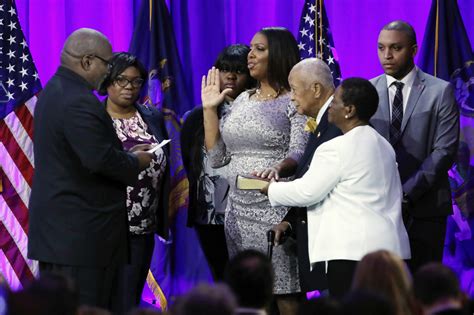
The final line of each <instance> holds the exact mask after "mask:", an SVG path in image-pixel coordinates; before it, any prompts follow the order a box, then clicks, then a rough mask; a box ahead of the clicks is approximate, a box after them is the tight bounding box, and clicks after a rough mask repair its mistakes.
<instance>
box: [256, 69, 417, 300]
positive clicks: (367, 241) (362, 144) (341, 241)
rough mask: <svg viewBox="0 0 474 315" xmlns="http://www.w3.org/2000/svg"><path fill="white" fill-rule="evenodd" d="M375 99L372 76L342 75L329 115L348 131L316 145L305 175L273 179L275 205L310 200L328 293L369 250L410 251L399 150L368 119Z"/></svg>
mask: <svg viewBox="0 0 474 315" xmlns="http://www.w3.org/2000/svg"><path fill="white" fill-rule="evenodd" d="M377 104H378V95H377V91H376V90H375V88H374V87H373V86H372V84H370V82H369V81H367V80H365V79H360V78H350V79H346V80H345V81H344V82H342V85H341V86H340V87H339V88H338V89H337V90H336V93H335V97H334V99H333V101H332V103H331V105H330V108H329V110H328V119H329V122H331V123H333V124H334V125H336V126H337V127H338V128H339V129H341V131H342V132H343V135H342V136H339V137H337V138H335V139H333V140H330V141H328V142H326V143H324V144H322V145H321V146H320V147H319V148H318V149H317V150H316V152H315V155H314V157H313V160H312V162H311V165H310V168H309V170H308V171H307V172H306V174H305V175H304V176H303V177H302V178H300V179H297V180H294V181H292V182H272V183H271V184H270V185H269V186H268V197H269V199H270V203H271V204H272V206H282V205H284V206H297V207H307V209H308V253H309V259H310V263H311V264H313V263H316V262H321V261H324V262H326V263H327V264H326V272H327V277H328V285H329V293H330V294H331V295H333V296H336V297H338V296H342V295H344V293H345V292H347V291H348V290H349V289H350V284H351V280H352V275H353V273H354V270H355V267H356V264H357V262H358V261H359V260H361V259H362V257H363V256H364V255H365V254H367V253H369V252H372V251H375V250H379V249H386V250H389V251H391V252H393V253H396V254H398V255H399V256H400V257H402V258H404V259H408V258H410V247H409V242H408V236H407V232H406V230H405V227H404V225H403V221H402V216H401V202H402V197H403V196H402V186H401V183H400V176H399V174H398V169H397V163H396V159H395V152H394V150H393V149H392V146H391V145H390V144H389V143H388V142H387V141H386V140H385V139H384V138H383V137H382V136H380V135H379V134H378V133H377V132H376V131H375V130H374V129H373V128H372V127H370V126H369V123H368V122H369V119H370V117H371V116H372V115H373V114H374V113H375V111H376V110H377ZM265 190H266V189H263V192H265Z"/></svg>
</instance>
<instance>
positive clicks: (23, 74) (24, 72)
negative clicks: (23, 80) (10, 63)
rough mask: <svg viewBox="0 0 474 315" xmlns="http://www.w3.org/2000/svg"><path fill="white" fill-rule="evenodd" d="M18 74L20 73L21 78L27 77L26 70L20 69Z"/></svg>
mask: <svg viewBox="0 0 474 315" xmlns="http://www.w3.org/2000/svg"><path fill="white" fill-rule="evenodd" d="M20 73H21V77H24V76H25V75H28V69H25V68H23V67H21V71H20Z"/></svg>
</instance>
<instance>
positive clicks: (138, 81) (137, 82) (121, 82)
mask: <svg viewBox="0 0 474 315" xmlns="http://www.w3.org/2000/svg"><path fill="white" fill-rule="evenodd" d="M143 82H145V80H143V79H142V78H135V79H133V80H129V79H127V78H125V77H121V76H118V77H117V79H115V83H117V85H118V86H120V87H123V88H124V87H126V86H127V85H128V84H129V83H130V84H131V85H132V87H133V88H139V87H141V86H142V85H143Z"/></svg>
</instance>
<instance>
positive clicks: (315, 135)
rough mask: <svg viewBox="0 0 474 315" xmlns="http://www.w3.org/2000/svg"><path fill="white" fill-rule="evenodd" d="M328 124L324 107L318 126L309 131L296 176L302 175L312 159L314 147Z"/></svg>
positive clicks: (319, 142) (318, 143) (319, 141)
mask: <svg viewBox="0 0 474 315" xmlns="http://www.w3.org/2000/svg"><path fill="white" fill-rule="evenodd" d="M328 126H329V122H328V111H327V109H326V111H325V112H324V114H323V116H322V117H321V120H320V122H319V124H318V127H316V130H315V131H314V132H311V133H310V135H309V140H308V144H307V145H306V149H305V152H304V154H303V157H302V158H301V160H300V162H299V165H298V169H297V170H296V173H295V177H296V178H299V177H301V176H303V174H304V173H306V171H307V170H308V167H309V164H310V163H311V161H312V159H313V155H314V151H316V148H317V147H318V146H319V145H320V144H321V139H322V136H323V135H324V132H326V130H327V129H328Z"/></svg>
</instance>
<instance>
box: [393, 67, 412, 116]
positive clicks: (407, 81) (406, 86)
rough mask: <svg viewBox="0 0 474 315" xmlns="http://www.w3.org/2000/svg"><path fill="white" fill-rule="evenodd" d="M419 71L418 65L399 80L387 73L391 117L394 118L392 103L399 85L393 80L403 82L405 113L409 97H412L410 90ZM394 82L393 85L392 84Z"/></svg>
mask: <svg viewBox="0 0 474 315" xmlns="http://www.w3.org/2000/svg"><path fill="white" fill-rule="evenodd" d="M417 71H418V69H417V67H416V66H415V67H413V69H411V71H410V72H409V73H408V74H407V75H406V76H405V77H403V79H401V80H397V79H395V78H394V77H392V76H389V75H386V77H387V89H388V100H389V102H390V103H389V104H390V106H389V108H390V119H392V103H393V99H394V98H395V94H396V93H397V87H396V86H395V84H393V82H396V81H398V82H402V83H403V89H402V95H403V113H405V109H406V108H407V103H408V98H409V97H410V92H411V88H412V87H413V82H414V81H415V77H416V72H417ZM392 84H393V85H392Z"/></svg>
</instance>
